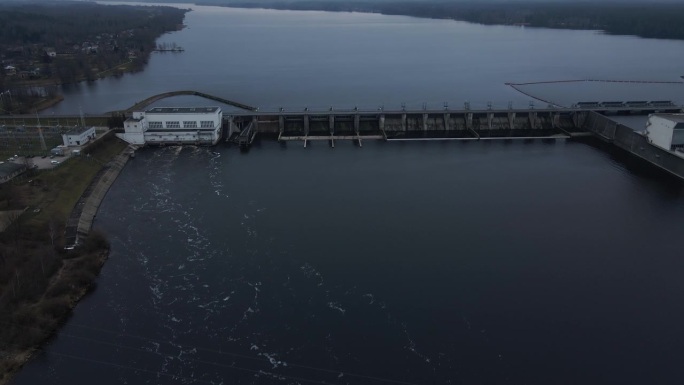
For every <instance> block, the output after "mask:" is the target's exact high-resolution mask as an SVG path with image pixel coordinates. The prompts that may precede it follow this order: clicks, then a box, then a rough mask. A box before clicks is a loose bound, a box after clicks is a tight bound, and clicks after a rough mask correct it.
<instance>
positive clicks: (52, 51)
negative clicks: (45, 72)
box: [45, 47, 57, 58]
mask: <svg viewBox="0 0 684 385" xmlns="http://www.w3.org/2000/svg"><path fill="white" fill-rule="evenodd" d="M45 55H47V57H52V58H54V57H57V51H55V49H54V48H51V47H47V48H45Z"/></svg>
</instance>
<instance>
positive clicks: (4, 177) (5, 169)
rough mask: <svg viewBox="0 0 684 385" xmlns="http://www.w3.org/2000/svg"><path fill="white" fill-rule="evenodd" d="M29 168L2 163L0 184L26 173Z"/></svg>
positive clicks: (23, 165)
mask: <svg viewBox="0 0 684 385" xmlns="http://www.w3.org/2000/svg"><path fill="white" fill-rule="evenodd" d="M27 169H28V167H27V166H26V165H25V164H23V163H14V162H4V163H0V183H5V182H7V181H9V180H10V179H12V178H14V177H15V176H17V175H19V174H21V173H22V172H24V171H26V170H27Z"/></svg>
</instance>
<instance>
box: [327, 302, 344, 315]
mask: <svg viewBox="0 0 684 385" xmlns="http://www.w3.org/2000/svg"><path fill="white" fill-rule="evenodd" d="M328 307H329V308H331V309H334V310H337V311H339V312H340V313H342V315H344V313H346V310H344V309H343V308H342V306H341V305H340V304H339V303H337V302H328Z"/></svg>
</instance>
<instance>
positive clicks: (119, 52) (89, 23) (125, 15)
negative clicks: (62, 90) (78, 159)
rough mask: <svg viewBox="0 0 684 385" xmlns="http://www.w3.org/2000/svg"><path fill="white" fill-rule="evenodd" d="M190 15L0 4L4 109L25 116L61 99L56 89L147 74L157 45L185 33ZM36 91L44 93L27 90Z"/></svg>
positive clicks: (149, 9)
mask: <svg viewBox="0 0 684 385" xmlns="http://www.w3.org/2000/svg"><path fill="white" fill-rule="evenodd" d="M186 12H187V10H183V9H178V8H173V7H139V6H128V5H122V6H119V5H117V6H113V5H100V4H94V3H85V2H50V3H25V2H15V3H0V61H1V62H2V68H1V70H0V92H5V96H6V97H3V98H1V99H0V108H1V109H2V110H4V112H5V113H11V112H14V113H17V112H25V111H22V110H25V109H26V108H27V107H26V106H27V105H32V104H33V103H31V101H35V100H39V99H41V98H47V99H50V98H53V97H54V96H55V95H54V93H55V88H54V87H50V86H49V85H50V84H64V83H72V82H77V81H81V80H95V79H97V78H100V77H104V76H110V75H120V74H122V73H123V72H129V71H137V70H140V69H142V67H143V66H144V65H145V63H146V62H147V60H148V57H149V53H150V52H151V51H153V50H154V49H156V45H155V41H156V39H157V38H158V37H159V36H161V35H162V34H163V33H165V32H168V31H174V30H178V29H179V28H181V27H182V23H183V18H184V17H185V13H186ZM36 85H40V86H41V87H27V86H36ZM10 94H11V96H12V97H11V98H10V97H9V96H8V95H10ZM34 107H35V105H34ZM2 112H3V111H0V113H2Z"/></svg>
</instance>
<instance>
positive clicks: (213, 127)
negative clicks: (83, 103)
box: [117, 107, 223, 145]
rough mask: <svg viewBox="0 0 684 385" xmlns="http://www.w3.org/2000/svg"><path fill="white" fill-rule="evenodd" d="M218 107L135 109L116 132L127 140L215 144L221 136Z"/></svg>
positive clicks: (134, 141) (149, 142) (139, 142)
mask: <svg viewBox="0 0 684 385" xmlns="http://www.w3.org/2000/svg"><path fill="white" fill-rule="evenodd" d="M222 121H223V112H222V111H221V108H219V107H157V108H152V109H151V110H147V111H145V112H134V113H133V117H131V118H129V119H126V121H125V122H124V133H123V134H117V136H118V137H119V138H121V139H123V140H125V141H126V142H128V143H131V144H137V145H145V144H154V143H157V144H212V145H213V144H216V142H218V140H219V139H220V138H221V131H222V130H221V124H222Z"/></svg>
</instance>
